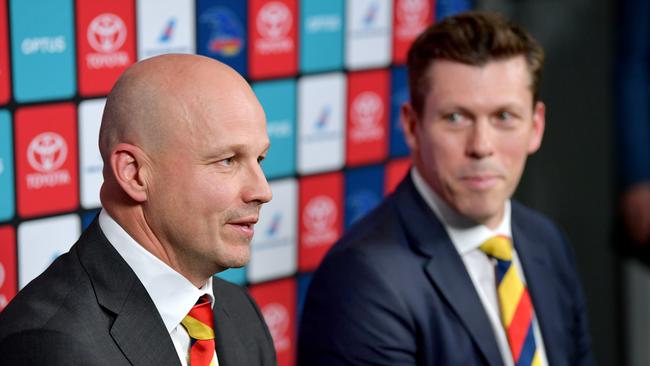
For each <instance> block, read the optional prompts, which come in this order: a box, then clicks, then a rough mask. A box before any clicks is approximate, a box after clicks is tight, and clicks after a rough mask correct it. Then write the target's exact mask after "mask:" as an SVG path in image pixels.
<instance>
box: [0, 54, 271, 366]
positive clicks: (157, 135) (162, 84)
mask: <svg viewBox="0 0 650 366" xmlns="http://www.w3.org/2000/svg"><path fill="white" fill-rule="evenodd" d="M99 147H100V152H101V155H102V158H103V161H104V171H103V174H104V184H103V185H102V188H101V202H102V207H103V209H102V210H101V212H100V214H99V216H98V218H97V219H96V220H95V221H94V222H93V223H92V224H91V225H90V227H89V228H88V229H87V230H86V231H85V232H84V233H83V234H82V236H81V238H80V239H79V241H78V242H77V243H76V244H75V245H74V246H73V247H72V248H71V249H70V251H69V252H68V253H66V254H64V255H62V256H61V257H59V258H58V259H57V260H56V261H55V262H54V263H53V264H52V265H51V266H50V267H49V268H48V269H47V270H46V271H45V272H44V273H43V274H42V275H40V276H39V277H38V278H36V279H35V280H34V281H32V282H31V283H30V284H29V285H27V286H26V287H25V288H24V289H23V290H22V291H20V292H19V293H18V295H17V296H16V297H15V298H14V299H13V301H12V302H11V303H10V304H9V306H8V307H7V308H6V309H5V310H4V311H3V312H2V313H0V364H1V365H40V364H47V365H64V364H65V365H183V366H184V365H191V366H199V365H206V366H207V365H219V366H241V365H275V364H276V360H275V353H274V348H273V343H272V339H271V337H270V334H269V331H268V329H267V327H266V325H265V323H264V320H263V318H262V317H261V315H260V312H259V310H258V308H257V307H256V305H255V303H254V302H253V300H252V299H251V298H250V297H249V296H248V294H247V293H246V292H245V291H244V290H243V289H241V288H239V287H238V286H235V285H232V284H229V283H227V282H225V281H222V280H220V279H218V278H214V277H213V275H214V274H215V273H218V272H220V271H223V270H224V269H226V268H230V267H241V266H243V265H244V264H246V262H247V261H248V259H249V256H250V242H251V239H252V237H253V231H254V229H253V227H254V225H255V223H256V222H257V219H258V215H259V211H260V207H261V206H262V204H263V203H265V202H268V201H269V200H270V199H271V191H270V188H269V185H268V183H267V181H266V179H265V177H264V174H263V172H262V169H261V167H260V165H259V163H260V161H261V160H262V159H264V156H265V155H266V153H267V150H268V148H269V139H268V137H267V134H266V126H265V116H264V111H263V110H262V107H261V106H260V104H259V102H258V101H257V99H256V97H255V95H254V94H253V92H252V90H251V89H250V87H249V86H248V84H247V83H246V81H245V80H244V79H243V78H242V77H241V76H239V75H238V74H237V73H236V72H234V71H233V70H232V69H230V68H229V67H227V66H225V65H223V64H221V63H219V62H217V61H215V60H212V59H209V58H205V57H201V56H196V55H165V56H158V57H155V58H151V59H148V60H145V61H142V62H139V63H137V64H135V65H133V66H131V67H130V68H129V69H128V70H127V71H126V72H125V73H124V74H123V75H122V76H121V77H120V79H119V80H118V81H117V83H116V84H115V86H114V88H113V90H112V91H111V93H110V94H109V96H108V99H107V102H106V107H105V110H104V116H103V118H102V125H101V129H100V137H99ZM206 309H207V310H206ZM188 315H189V316H188ZM188 319H189V321H188ZM192 319H194V320H192ZM197 319H198V321H197ZM197 322H198V323H201V324H199V327H198V328H197ZM210 328H212V329H213V330H210ZM196 329H200V330H202V331H200V332H198V331H196Z"/></svg>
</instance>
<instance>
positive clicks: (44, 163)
mask: <svg viewBox="0 0 650 366" xmlns="http://www.w3.org/2000/svg"><path fill="white" fill-rule="evenodd" d="M67 156H68V145H67V144H66V143H65V139H63V137H61V135H59V134H58V133H55V132H43V133H41V134H40V135H37V136H36V137H34V139H33V140H32V141H31V142H30V143H29V146H28V147H27V161H29V165H31V167H32V168H34V169H35V170H37V171H39V172H42V173H50V172H53V171H55V170H57V169H59V168H60V167H61V166H62V165H63V163H65V158H66V157H67Z"/></svg>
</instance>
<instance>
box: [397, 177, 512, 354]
mask: <svg viewBox="0 0 650 366" xmlns="http://www.w3.org/2000/svg"><path fill="white" fill-rule="evenodd" d="M394 197H395V202H396V207H397V210H398V212H399V216H400V219H401V221H402V225H403V226H404V227H405V228H406V230H407V232H408V237H409V242H410V244H411V246H412V247H413V249H414V250H415V251H417V252H420V253H421V254H423V255H425V256H428V257H429V258H430V259H429V261H428V263H427V265H426V267H425V271H426V273H427V276H428V277H429V278H430V279H431V281H432V282H433V283H434V285H435V286H436V288H438V290H439V291H440V293H441V294H442V296H443V297H444V298H445V300H446V301H447V303H448V304H449V306H450V307H451V308H452V309H453V310H454V311H455V312H456V314H457V315H458V318H459V319H460V321H461V323H462V324H463V326H464V327H465V329H466V330H467V332H468V333H469V334H470V335H471V337H472V339H473V340H474V342H475V343H476V345H477V346H478V348H479V349H480V351H481V353H482V354H483V357H484V359H485V360H486V363H488V364H490V365H502V364H503V360H502V358H501V354H500V353H499V348H498V346H497V343H496V339H495V337H494V334H493V332H492V325H491V324H490V321H489V319H488V317H487V314H486V313H485V309H484V308H483V305H482V303H481V300H480V298H479V297H478V294H477V293H476V289H475V288H474V285H473V283H472V280H471V278H470V277H469V274H468V273H467V270H466V269H465V265H464V263H463V261H462V259H461V257H460V255H459V254H458V252H457V251H456V248H455V247H454V245H453V243H452V242H451V239H450V238H449V236H448V235H447V233H446V231H445V229H444V227H443V226H442V224H441V223H440V221H439V220H438V219H437V217H436V216H435V214H434V213H433V211H431V209H430V208H429V207H428V206H427V205H426V203H425V202H424V199H423V198H422V197H421V196H420V195H419V193H418V192H417V191H416V189H415V186H414V185H413V182H412V181H411V178H410V175H407V178H405V179H404V181H403V182H402V183H401V184H400V186H399V188H398V189H397V191H396V193H395V196H394Z"/></svg>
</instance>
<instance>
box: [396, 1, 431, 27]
mask: <svg viewBox="0 0 650 366" xmlns="http://www.w3.org/2000/svg"><path fill="white" fill-rule="evenodd" d="M428 14H429V4H428V2H427V0H401V1H400V2H399V5H398V6H397V17H398V18H399V20H400V21H401V23H402V24H406V25H411V26H414V25H420V24H423V23H426V20H427V15H428Z"/></svg>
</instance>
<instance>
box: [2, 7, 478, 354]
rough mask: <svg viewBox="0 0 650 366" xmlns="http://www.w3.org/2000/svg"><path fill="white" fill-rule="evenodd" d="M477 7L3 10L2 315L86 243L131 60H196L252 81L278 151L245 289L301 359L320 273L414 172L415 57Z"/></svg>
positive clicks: (228, 275) (282, 347)
mask: <svg viewBox="0 0 650 366" xmlns="http://www.w3.org/2000/svg"><path fill="white" fill-rule="evenodd" d="M469 7H470V4H469V0H464V1H462V0H447V1H441V0H439V1H434V0H327V1H324V0H249V1H239V0H112V1H94V0H76V1H74V0H9V1H6V0H5V1H3V2H0V310H1V309H2V308H4V307H5V306H6V304H7V303H8V301H10V300H11V298H12V297H13V296H14V295H15V294H16V292H17V291H18V290H19V289H20V288H22V287H23V286H25V285H26V284H27V283H29V281H31V280H32V279H33V278H34V277H36V276H37V275H38V274H40V273H41V272H42V271H43V270H44V269H45V268H47V266H48V265H49V264H50V263H51V262H52V261H53V260H54V259H55V258H56V257H57V256H59V255H60V254H61V253H64V252H66V251H67V250H68V249H69V248H70V246H71V245H72V244H73V243H74V242H75V241H76V239H77V238H78V236H79V235H80V233H81V231H82V229H83V228H84V227H85V226H87V225H88V224H89V223H90V221H92V219H93V218H94V217H95V215H96V214H97V212H98V208H99V206H100V202H99V187H100V185H101V182H102V177H101V171H102V161H101V158H100V155H99V150H98V148H97V136H98V130H99V124H100V120H101V114H102V111H103V108H104V103H105V96H106V95H107V94H108V92H109V91H110V89H111V87H112V85H113V83H114V82H115V80H116V79H117V78H118V76H119V75H120V73H121V72H123V71H124V70H125V69H126V68H127V67H128V66H129V65H130V64H132V63H134V62H135V61H137V60H141V59H144V58H147V57H151V56H154V55H158V54H163V53H172V52H173V53H197V54H201V55H205V56H208V57H213V58H215V59H218V60H221V61H223V62H225V63H227V64H229V65H231V66H232V67H233V68H234V69H236V70H237V71H238V72H240V73H241V74H242V75H244V76H245V77H246V78H247V79H248V80H249V81H250V83H251V85H252V87H253V90H254V91H255V93H256V95H257V96H258V98H259V100H260V102H261V103H262V106H263V107H264V109H265V111H266V114H267V119H268V133H269V137H270V139H271V144H272V148H271V150H270V151H269V155H268V157H267V159H266V160H265V161H264V162H263V169H264V172H265V173H266V175H267V178H268V179H269V181H270V185H271V188H272V190H273V193H274V199H273V201H272V202H270V203H269V204H267V205H266V206H265V207H264V209H263V210H262V213H261V217H260V221H259V223H258V224H257V226H256V235H255V239H254V240H253V243H252V254H251V261H250V263H249V264H248V265H247V266H246V267H245V268H240V269H230V270H227V271H225V272H223V273H221V274H219V276H220V277H222V278H225V279H227V280H229V281H232V282H235V283H238V284H241V285H244V286H247V287H248V288H249V290H250V292H251V294H252V295H253V297H254V298H255V299H256V300H257V302H258V303H259V305H260V307H261V309H262V312H263V314H264V317H265V319H266V321H267V323H268V325H269V327H270V329H271V333H272V335H273V339H274V342H275V347H276V350H277V353H278V360H279V364H280V365H282V366H284V365H293V364H294V362H295V337H296V327H297V319H298V318H299V312H300V307H301V299H302V297H303V295H304V293H305V290H306V288H307V286H308V283H309V279H310V273H311V272H312V271H313V270H314V269H315V268H316V267H317V266H318V264H319V262H320V260H321V259H322V257H323V255H324V254H325V253H326V251H327V250H328V249H329V248H330V246H331V245H332V244H333V243H334V242H335V241H336V239H338V238H339V237H340V235H341V234H342V233H343V232H344V230H345V229H346V228H348V227H349V226H350V225H351V224H352V223H353V222H354V221H355V220H357V219H358V218H359V217H361V216H362V215H364V214H365V213H366V212H368V210H370V209H372V208H373V207H375V206H376V205H377V204H378V203H379V202H380V201H381V199H382V197H383V196H384V195H385V194H386V193H388V192H390V191H391V190H392V189H393V188H394V187H395V185H396V184H397V183H398V182H399V181H400V180H401V178H402V177H403V176H404V174H405V172H406V171H407V169H408V167H409V161H408V149H407V147H406V145H405V143H404V138H403V134H402V131H401V130H400V127H399V106H400V105H401V103H403V102H404V101H406V100H407V99H408V89H407V83H406V70H405V68H404V65H403V64H404V61H405V56H406V51H407V49H408V47H409V45H410V44H411V42H412V41H413V39H414V38H415V37H416V36H417V34H419V32H420V31H421V30H422V29H424V28H425V27H426V26H427V25H429V24H431V23H432V22H434V21H435V19H439V18H441V17H444V16H446V15H448V14H451V13H455V12H458V11H461V10H466V9H468V8H469Z"/></svg>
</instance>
